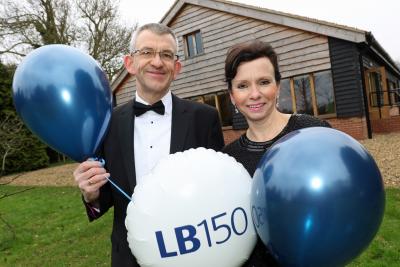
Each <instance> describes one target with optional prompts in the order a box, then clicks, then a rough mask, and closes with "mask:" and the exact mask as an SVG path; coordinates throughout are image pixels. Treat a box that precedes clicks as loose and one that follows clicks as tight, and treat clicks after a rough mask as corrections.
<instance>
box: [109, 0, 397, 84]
mask: <svg viewBox="0 0 400 267" xmlns="http://www.w3.org/2000/svg"><path fill="white" fill-rule="evenodd" d="M187 4H191V5H196V6H200V7H205V8H210V9H214V10H218V11H221V12H227V13H231V14H236V15H238V16H245V17H250V18H254V19H257V20H261V21H265V22H269V23H274V24H278V25H283V26H287V27H291V28H295V29H300V30H304V31H308V32H312V33H317V34H320V35H325V36H329V37H334V38H338V39H341V40H346V41H350V42H353V43H367V42H368V40H367V36H370V35H371V33H368V32H366V31H364V30H360V29H357V28H353V27H348V26H344V25H339V24H335V23H331V22H326V21H322V20H317V19H313V18H308V17H303V16H298V15H293V14H289V13H284V12H280V11H275V10H271V9H267V8H261V7H256V6H251V5H246V4H242V3H236V2H232V1H226V0H176V1H175V2H174V4H173V5H172V6H171V8H170V9H169V10H168V11H167V13H166V14H165V15H164V16H163V17H162V18H161V20H160V23H162V24H165V25H169V23H170V22H171V21H172V20H173V19H174V18H175V17H176V15H177V14H178V13H179V11H180V10H181V9H182V8H183V7H184V6H185V5H187ZM375 42H376V40H375ZM376 44H377V42H376ZM378 45H379V44H378ZM379 47H380V48H381V46H380V45H379ZM383 51H384V50H383ZM384 54H385V56H388V54H387V53H386V52H385V51H384ZM389 62H392V63H393V60H392V59H391V58H390V57H389ZM397 71H398V68H397ZM127 74H128V73H127V71H126V70H125V69H124V70H123V71H121V72H120V73H119V74H118V75H117V77H116V79H115V80H114V81H113V82H112V84H111V87H112V90H113V91H114V90H115V89H116V88H117V86H118V85H119V84H120V83H121V82H122V81H123V80H124V79H125V77H126V75H127Z"/></svg>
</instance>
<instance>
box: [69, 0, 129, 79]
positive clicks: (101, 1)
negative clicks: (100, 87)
mask: <svg viewBox="0 0 400 267" xmlns="http://www.w3.org/2000/svg"><path fill="white" fill-rule="evenodd" d="M76 3H77V6H78V9H79V11H80V14H81V15H82V18H83V19H84V25H83V26H82V27H81V32H82V33H83V34H82V36H81V37H82V38H81V40H83V41H84V43H85V44H86V45H87V46H88V47H87V49H88V51H89V54H90V55H91V56H92V57H93V58H95V59H96V60H97V61H98V62H99V63H100V64H101V65H102V66H103V69H104V70H105V72H106V73H107V74H108V76H109V78H112V77H113V76H114V75H115V74H116V73H117V72H118V71H119V69H120V68H121V65H122V64H121V63H122V62H121V59H122V56H123V55H125V54H127V53H128V51H129V46H128V44H129V41H130V38H131V31H132V30H130V29H129V28H128V27H126V26H123V25H121V24H120V23H119V22H118V17H119V15H118V12H117V9H118V6H117V3H116V2H115V1H114V0H76Z"/></svg>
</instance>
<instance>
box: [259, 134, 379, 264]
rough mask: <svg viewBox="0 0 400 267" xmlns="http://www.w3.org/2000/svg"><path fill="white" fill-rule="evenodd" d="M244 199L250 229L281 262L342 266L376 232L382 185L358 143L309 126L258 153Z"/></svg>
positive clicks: (357, 252) (372, 164) (355, 255)
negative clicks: (248, 200)
mask: <svg viewBox="0 0 400 267" xmlns="http://www.w3.org/2000/svg"><path fill="white" fill-rule="evenodd" d="M251 205H252V217H253V222H254V225H255V227H256V230H257V233H258V235H259V236H260V238H261V240H262V241H263V243H264V244H265V245H266V246H267V247H268V248H269V249H270V251H271V252H272V254H273V255H274V256H275V258H276V259H277V261H278V262H279V263H280V264H281V265H282V266H324V267H329V266H344V265H345V264H347V263H348V262H350V261H351V260H352V259H354V258H355V257H357V256H358V255H359V254H360V253H361V252H362V251H363V250H364V249H365V248H366V247H367V246H368V245H369V243H370V242H371V241H372V239H373V238H374V236H375V235H376V233H377V231H378V229H379V226H380V224H381V222H382V218H383V214H384V209H385V191H384V186H383V182H382V177H381V174H380V171H379V169H378V167H377V165H376V163H375V161H374V159H373V158H372V157H371V155H370V154H369V153H368V152H367V151H366V149H365V148H364V147H363V146H362V145H361V144H360V143H358V142H357V141H356V140H355V139H353V138H352V137H350V136H349V135H347V134H345V133H342V132H340V131H337V130H335V129H330V128H323V127H313V128H305V129H301V130H298V131H294V132H292V133H290V134H288V135H286V136H284V137H283V138H281V139H280V140H278V141H277V143H276V144H274V145H273V146H272V147H271V148H270V150H269V151H267V152H266V154H265V155H264V156H263V158H262V159H261V161H260V162H259V164H258V167H257V170H256V172H255V174H254V178H253V186H252V192H251Z"/></svg>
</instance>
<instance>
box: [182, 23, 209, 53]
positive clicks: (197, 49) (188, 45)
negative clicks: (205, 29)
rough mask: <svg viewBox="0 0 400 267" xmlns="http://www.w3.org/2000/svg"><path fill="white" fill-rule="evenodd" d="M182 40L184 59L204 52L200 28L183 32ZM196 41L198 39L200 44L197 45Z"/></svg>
mask: <svg viewBox="0 0 400 267" xmlns="http://www.w3.org/2000/svg"><path fill="white" fill-rule="evenodd" d="M189 40H190V41H189ZM183 41H184V47H185V49H184V51H185V58H186V59H191V58H195V57H197V56H200V55H203V54H204V42H203V37H202V32H201V31H200V30H196V31H193V32H190V33H188V34H185V35H184V36H183ZM198 41H200V44H201V46H199V42H198ZM191 51H192V52H191ZM191 53H193V55H191Z"/></svg>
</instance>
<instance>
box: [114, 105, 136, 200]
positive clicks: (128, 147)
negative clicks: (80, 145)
mask: <svg viewBox="0 0 400 267" xmlns="http://www.w3.org/2000/svg"><path fill="white" fill-rule="evenodd" d="M134 123H135V116H134V115H133V101H132V104H130V105H128V107H127V108H126V109H125V110H124V111H122V112H121V113H120V116H119V122H118V138H119V141H120V142H119V144H120V148H121V152H122V153H121V154H122V159H121V160H123V162H124V166H125V171H126V177H128V181H129V186H130V189H131V190H132V192H133V189H134V188H135V185H136V175H135V155H134V147H133V127H134ZM125 142H126V143H125Z"/></svg>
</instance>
